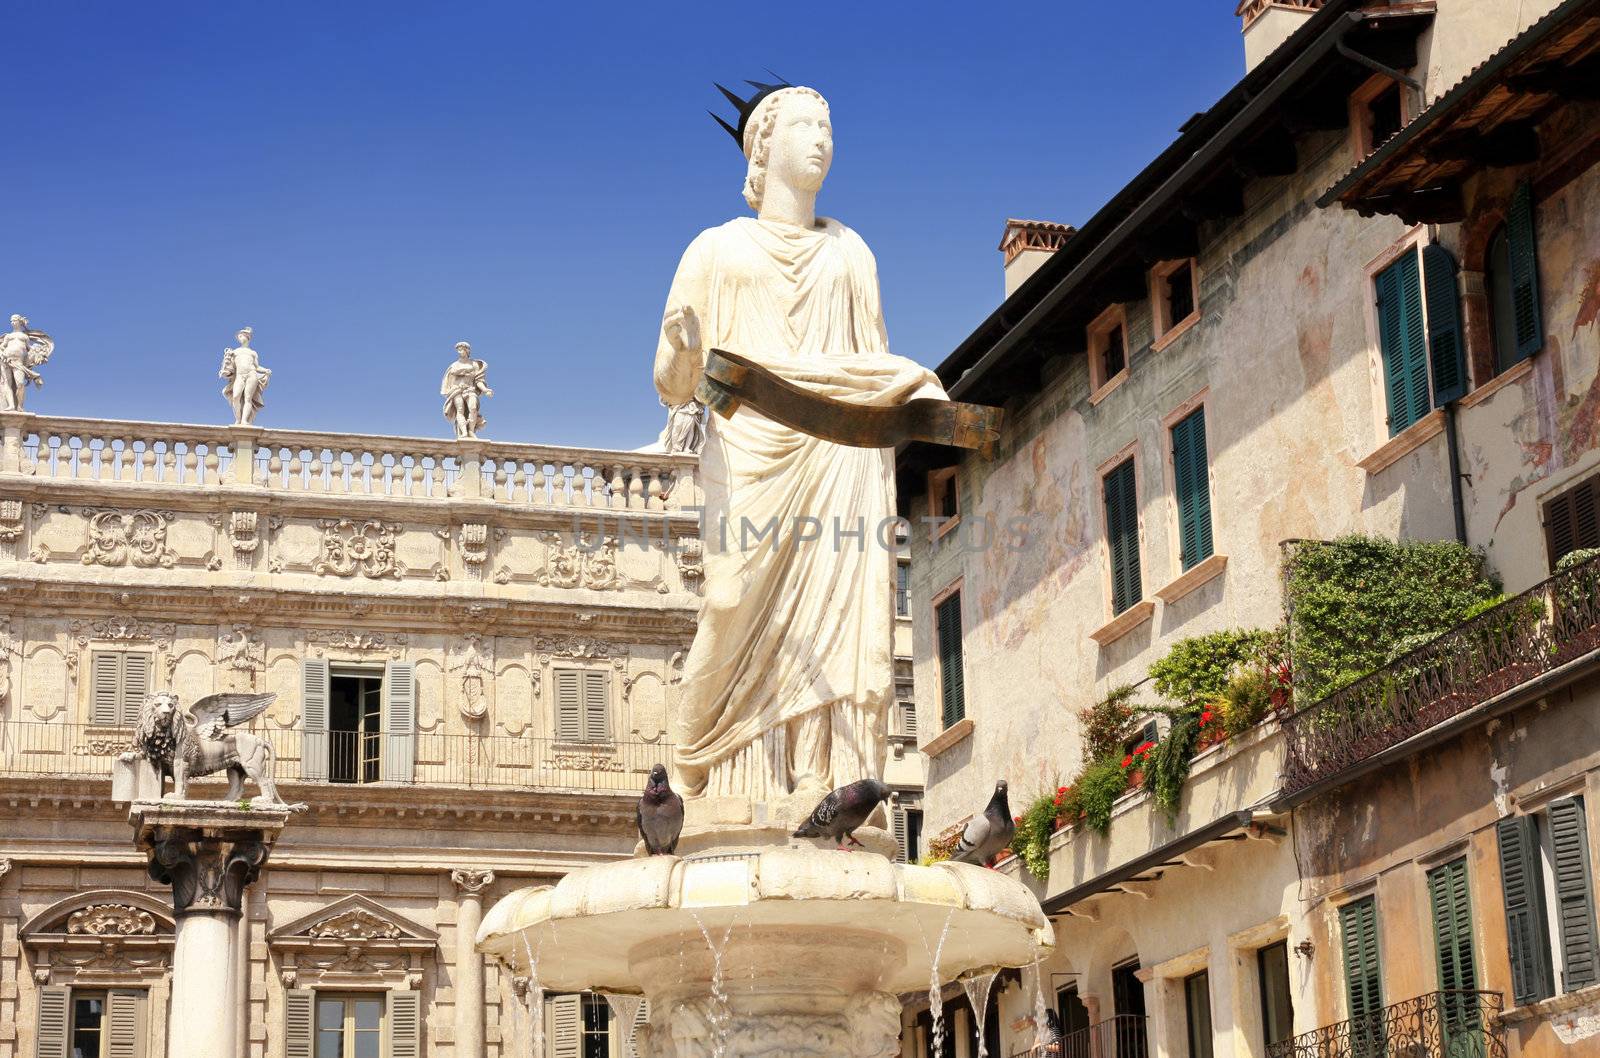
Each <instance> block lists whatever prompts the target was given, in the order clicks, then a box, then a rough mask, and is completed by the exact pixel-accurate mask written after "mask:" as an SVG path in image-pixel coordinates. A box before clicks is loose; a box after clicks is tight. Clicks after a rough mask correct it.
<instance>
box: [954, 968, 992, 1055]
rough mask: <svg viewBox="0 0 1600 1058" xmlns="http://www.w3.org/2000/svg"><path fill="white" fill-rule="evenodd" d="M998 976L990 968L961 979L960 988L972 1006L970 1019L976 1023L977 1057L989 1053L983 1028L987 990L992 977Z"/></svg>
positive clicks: (987, 1016)
mask: <svg viewBox="0 0 1600 1058" xmlns="http://www.w3.org/2000/svg"><path fill="white" fill-rule="evenodd" d="M998 976H999V973H998V971H994V970H990V971H988V972H986V973H976V974H973V975H972V976H971V977H963V978H962V979H961V990H962V991H964V992H966V993H967V1002H968V1003H969V1004H971V1006H972V1020H973V1021H975V1022H977V1023H978V1058H984V1056H985V1055H987V1054H988V1053H989V1048H988V1045H987V1044H986V1043H985V1042H984V1035H983V1029H984V1023H985V1022H986V1021H988V1019H989V990H990V989H992V988H993V987H994V979H995V978H996V977H998Z"/></svg>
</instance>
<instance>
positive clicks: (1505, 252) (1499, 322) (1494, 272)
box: [1483, 224, 1522, 374]
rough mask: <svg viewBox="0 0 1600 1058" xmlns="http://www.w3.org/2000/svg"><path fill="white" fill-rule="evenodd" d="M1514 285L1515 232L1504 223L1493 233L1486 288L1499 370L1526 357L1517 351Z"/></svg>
mask: <svg viewBox="0 0 1600 1058" xmlns="http://www.w3.org/2000/svg"><path fill="white" fill-rule="evenodd" d="M1512 288H1513V284H1512V280H1511V236H1510V234H1509V233H1508V232H1507V231H1506V226H1505V225H1504V224H1502V225H1500V227H1498V228H1496V229H1495V231H1494V234H1493V235H1491V236H1489V248H1488V250H1487V252H1486V253H1485V255H1484V264H1483V289H1484V293H1485V294H1487V295H1488V298H1489V331H1490V333H1491V334H1492V335H1493V336H1494V370H1495V374H1499V373H1500V372H1502V371H1504V370H1506V368H1508V367H1510V366H1512V365H1513V364H1515V363H1516V362H1517V361H1518V360H1521V359H1522V357H1521V356H1519V355H1518V353H1517V324H1516V319H1517V311H1516V303H1515V301H1514V300H1513V293H1512Z"/></svg>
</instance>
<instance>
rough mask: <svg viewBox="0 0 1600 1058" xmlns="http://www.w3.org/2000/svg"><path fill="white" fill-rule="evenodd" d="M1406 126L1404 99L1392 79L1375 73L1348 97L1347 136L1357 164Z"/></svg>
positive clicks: (1397, 85)
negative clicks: (1348, 117) (1349, 137)
mask: <svg viewBox="0 0 1600 1058" xmlns="http://www.w3.org/2000/svg"><path fill="white" fill-rule="evenodd" d="M1404 125H1405V99H1404V97H1403V96H1402V95H1401V92H1400V85H1399V84H1398V83H1396V82H1395V80H1394V79H1393V78H1391V77H1387V76H1385V75H1383V74H1375V75H1374V76H1373V77H1372V78H1371V79H1370V80H1368V81H1367V83H1366V84H1364V85H1362V86H1361V87H1360V88H1358V89H1357V90H1356V91H1355V92H1354V93H1352V94H1351V96H1350V133H1351V137H1352V139H1353V140H1354V146H1355V153H1356V161H1362V160H1364V159H1365V158H1366V157H1367V156H1368V155H1370V154H1371V153H1372V152H1373V151H1375V150H1377V149H1378V148H1379V147H1382V146H1383V145H1384V144H1385V143H1386V142H1388V140H1389V138H1390V137H1392V136H1393V135H1394V134H1395V133H1397V132H1399V131H1400V130H1401V128H1403V127H1404Z"/></svg>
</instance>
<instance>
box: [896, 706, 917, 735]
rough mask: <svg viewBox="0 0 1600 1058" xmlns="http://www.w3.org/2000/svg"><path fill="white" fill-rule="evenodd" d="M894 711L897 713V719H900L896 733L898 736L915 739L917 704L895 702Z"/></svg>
mask: <svg viewBox="0 0 1600 1058" xmlns="http://www.w3.org/2000/svg"><path fill="white" fill-rule="evenodd" d="M895 709H896V712H898V713H899V718H900V720H899V726H900V730H899V731H898V732H897V733H898V734H900V735H903V736H905V737H906V738H916V737H917V703H916V702H897V703H895Z"/></svg>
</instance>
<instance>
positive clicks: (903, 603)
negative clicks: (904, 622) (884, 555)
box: [894, 561, 911, 619]
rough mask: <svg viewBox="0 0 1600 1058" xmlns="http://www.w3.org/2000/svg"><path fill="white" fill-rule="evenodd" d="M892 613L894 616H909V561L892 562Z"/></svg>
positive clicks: (902, 617)
mask: <svg viewBox="0 0 1600 1058" xmlns="http://www.w3.org/2000/svg"><path fill="white" fill-rule="evenodd" d="M894 615H895V617H896V618H901V619H904V618H909V617H910V616H911V563H909V562H898V561H897V562H895V564H894Z"/></svg>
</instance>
